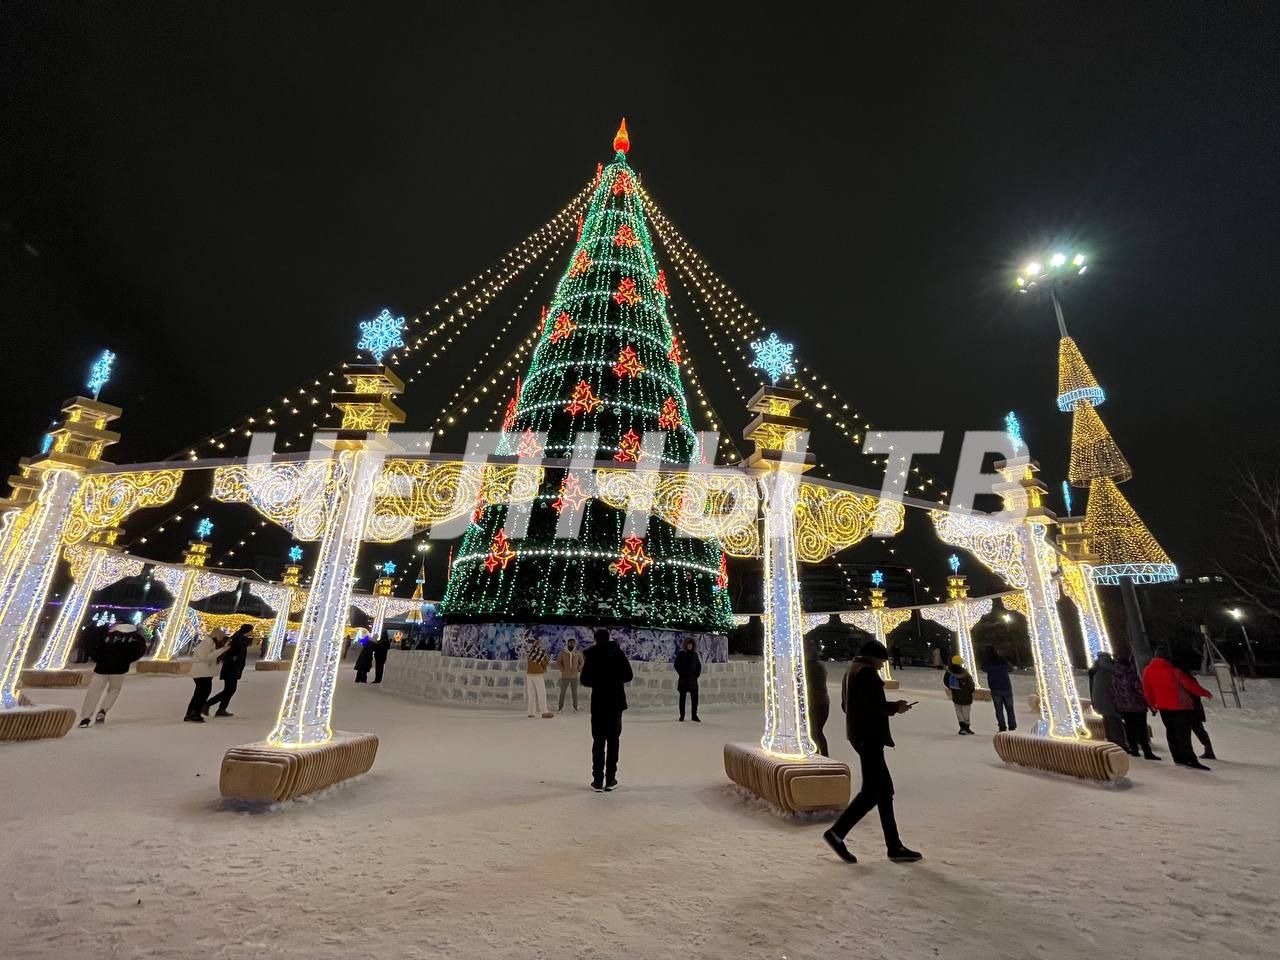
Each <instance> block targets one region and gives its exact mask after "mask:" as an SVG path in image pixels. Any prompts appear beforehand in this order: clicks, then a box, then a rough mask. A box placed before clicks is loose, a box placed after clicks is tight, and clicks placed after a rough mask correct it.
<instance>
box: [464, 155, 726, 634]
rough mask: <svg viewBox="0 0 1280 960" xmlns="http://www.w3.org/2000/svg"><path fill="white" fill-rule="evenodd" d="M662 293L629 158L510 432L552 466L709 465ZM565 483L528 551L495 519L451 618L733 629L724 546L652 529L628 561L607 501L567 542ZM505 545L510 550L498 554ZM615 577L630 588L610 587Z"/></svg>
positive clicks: (599, 214) (538, 354) (528, 376)
mask: <svg viewBox="0 0 1280 960" xmlns="http://www.w3.org/2000/svg"><path fill="white" fill-rule="evenodd" d="M627 146H628V148H629V141H628V142H627ZM624 228H625V229H624ZM658 281H659V276H658V267H657V264H656V263H655V261H654V256H653V249H652V245H651V241H650V237H649V231H648V227H647V225H646V221H645V216H644V204H643V200H642V199H641V197H640V195H639V192H638V190H637V181H636V178H635V175H634V173H633V172H632V171H631V169H630V167H629V166H628V165H627V161H626V157H625V154H624V153H623V152H619V153H618V154H617V156H616V157H615V158H614V161H613V162H612V163H610V164H608V165H607V166H604V167H602V168H601V171H600V176H599V179H598V184H597V187H596V190H595V192H594V194H593V196H592V198H591V201H590V204H589V206H588V209H587V212H586V215H585V217H584V219H583V226H582V231H581V236H580V238H579V241H578V243H577V245H576V247H575V249H574V251H573V253H572V254H571V256H570V258H569V264H568V268H567V270H566V271H565V274H564V276H563V277H562V278H561V281H560V283H559V284H558V286H557V288H556V290H555V294H554V296H553V297H552V299H551V302H550V303H549V304H548V308H547V315H548V318H554V319H549V321H548V323H547V324H546V325H545V327H544V329H543V330H542V331H541V333H540V334H539V335H538V342H537V344H536V346H535V347H534V348H533V353H532V357H531V359H530V362H529V366H528V368H527V370H526V371H525V374H524V377H523V380H522V387H521V390H520V394H519V397H518V399H517V404H516V408H515V411H514V415H513V416H512V417H511V418H510V421H509V424H506V425H505V426H507V427H508V429H507V431H506V432H507V433H514V434H517V435H524V434H525V433H526V432H530V433H531V434H532V435H535V436H538V437H545V438H546V440H545V441H543V443H544V445H545V446H544V450H543V453H544V455H545V456H547V457H571V456H576V457H582V456H588V457H591V458H593V459H597V460H607V459H612V460H616V461H618V462H624V463H630V462H636V461H640V460H641V459H643V460H644V462H645V463H648V462H649V461H650V459H651V458H652V459H653V461H654V465H655V466H658V465H660V464H667V465H680V464H688V463H691V462H697V461H698V460H699V459H700V458H701V452H700V451H699V449H698V445H697V440H696V436H695V434H694V432H693V430H692V428H691V427H690V426H689V424H690V416H689V410H688V406H687V402H686V400H685V394H684V386H683V383H682V380H681V370H680V365H679V364H678V363H677V362H676V361H675V360H673V359H671V357H670V354H671V353H672V351H673V345H674V333H673V331H672V329H671V325H670V322H669V321H668V318H667V314H666V304H665V296H664V294H663V293H662V292H661V291H660V290H659V284H658ZM677 355H678V354H677ZM667 401H671V403H668V402H667ZM660 420H661V423H660V422H659V421H660ZM659 431H661V432H662V434H663V436H664V437H665V442H664V444H663V445H662V448H661V449H660V450H657V449H655V450H654V451H652V453H651V452H650V451H648V450H645V449H644V447H643V437H644V435H645V434H647V433H656V432H659ZM588 434H591V435H596V436H598V438H599V439H598V441H597V442H596V443H595V445H594V447H593V448H592V449H589V450H588V449H580V447H581V446H582V444H581V441H580V440H579V437H580V436H584V435H588ZM562 473H563V472H562V471H548V476H547V478H546V481H545V484H546V486H545V488H544V491H543V494H542V495H541V496H540V497H539V498H538V499H536V500H535V501H534V504H533V506H532V514H531V519H530V523H529V527H528V530H527V533H526V534H525V536H523V537H521V538H518V539H513V538H511V537H508V536H507V535H506V534H505V533H504V532H503V531H502V529H501V528H502V527H503V525H504V523H505V521H506V513H507V507H506V506H505V505H503V504H486V505H484V506H483V508H482V509H481V510H480V513H479V516H478V519H477V522H475V523H474V524H473V525H472V526H471V527H470V528H469V529H468V531H467V533H466V534H465V536H464V540H463V543H462V545H461V547H460V549H459V552H458V555H457V557H455V559H454V562H453V565H452V569H451V573H450V578H449V584H448V587H447V589H446V591H445V596H444V601H443V611H444V612H445V614H446V616H447V617H450V618H452V619H454V620H457V619H468V620H486V619H492V620H502V621H512V620H515V621H522V620H557V621H562V622H563V621H569V622H572V621H574V620H582V619H587V620H601V619H604V620H613V621H615V622H632V621H636V620H643V621H644V622H645V623H646V624H647V625H652V626H667V627H692V628H696V629H711V630H723V629H725V628H727V626H728V624H729V608H728V598H727V596H726V595H725V594H724V592H723V591H722V590H717V589H716V585H717V580H718V577H719V575H720V563H719V561H720V550H719V547H718V545H717V544H716V543H715V542H714V541H710V542H709V541H703V540H699V539H696V538H692V537H679V536H677V535H676V532H675V530H674V529H673V528H671V527H670V526H669V525H668V524H667V523H666V522H665V521H664V520H662V519H661V518H652V519H651V520H650V522H649V528H648V533H647V536H646V537H644V538H643V544H642V545H641V547H640V549H641V550H642V551H643V552H642V554H635V553H628V551H633V549H634V548H633V547H632V546H628V545H627V543H625V542H624V538H623V526H624V521H625V519H626V516H625V514H624V513H623V512H622V511H619V510H615V509H613V508H611V507H607V506H605V505H604V504H603V503H600V502H599V501H598V500H594V499H588V500H587V501H585V502H584V503H583V504H582V505H581V527H580V533H579V537H578V540H577V541H576V542H566V541H563V540H557V538H556V537H555V529H556V524H557V520H558V518H559V516H560V513H561V512H562V511H563V509H564V507H565V506H566V504H567V503H569V502H570V501H571V500H572V499H574V498H576V496H578V495H579V494H581V493H582V491H580V490H574V489H570V488H566V487H565V486H564V483H565V477H564V476H563V475H562ZM499 533H503V535H504V537H505V538H506V539H504V540H503V541H497V537H498V534H499ZM495 545H496V546H497V548H498V549H495ZM508 552H510V554H511V556H507V553H508ZM597 557H598V558H599V560H601V561H604V562H597V559H596V558H597ZM501 558H505V563H504V562H502V559H501ZM624 561H625V562H624ZM613 564H619V565H620V566H621V568H622V569H623V570H624V571H625V574H624V575H617V571H614V572H613V573H611V572H610V566H611V565H613Z"/></svg>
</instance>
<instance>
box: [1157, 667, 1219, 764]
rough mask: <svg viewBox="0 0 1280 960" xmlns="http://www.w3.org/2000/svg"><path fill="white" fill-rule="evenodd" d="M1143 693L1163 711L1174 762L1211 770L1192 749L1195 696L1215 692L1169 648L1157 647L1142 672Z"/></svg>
mask: <svg viewBox="0 0 1280 960" xmlns="http://www.w3.org/2000/svg"><path fill="white" fill-rule="evenodd" d="M1142 693H1143V695H1144V696H1145V697H1146V698H1147V704H1148V705H1149V706H1150V707H1151V711H1152V712H1153V713H1154V712H1156V711H1159V713H1160V720H1161V721H1162V722H1163V723H1164V729H1165V735H1166V736H1167V737H1168V738H1169V753H1170V754H1171V755H1172V756H1173V762H1174V763H1176V764H1179V765H1181V766H1184V767H1194V768H1195V769H1197V770H1208V769H1209V767H1206V766H1205V765H1204V764H1203V763H1201V762H1200V761H1199V760H1198V759H1196V752H1195V750H1193V749H1192V748H1191V726H1192V724H1193V723H1194V722H1195V706H1196V701H1195V698H1196V697H1210V698H1212V697H1213V694H1212V693H1210V692H1209V691H1208V690H1206V689H1205V688H1204V687H1202V686H1200V684H1198V683H1196V681H1195V679H1194V678H1193V677H1192V676H1191V674H1189V673H1187V672H1186V671H1185V670H1179V669H1178V668H1177V667H1175V666H1174V665H1173V663H1172V662H1171V661H1170V660H1169V651H1168V648H1166V647H1157V648H1156V653H1155V656H1154V657H1152V658H1151V662H1150V663H1149V664H1147V669H1146V670H1144V671H1143V672H1142Z"/></svg>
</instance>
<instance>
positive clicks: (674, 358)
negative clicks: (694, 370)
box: [667, 337, 684, 363]
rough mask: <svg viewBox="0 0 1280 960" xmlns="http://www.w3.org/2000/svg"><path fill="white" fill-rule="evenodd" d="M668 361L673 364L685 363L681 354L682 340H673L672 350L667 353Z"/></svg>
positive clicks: (674, 338) (676, 338)
mask: <svg viewBox="0 0 1280 960" xmlns="http://www.w3.org/2000/svg"><path fill="white" fill-rule="evenodd" d="M667 359H668V360H670V361H671V362H672V363H684V357H683V356H682V355H681V353H680V338H679V337H672V338H671V349H670V350H668V351H667Z"/></svg>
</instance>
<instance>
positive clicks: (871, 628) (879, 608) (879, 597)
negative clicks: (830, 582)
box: [840, 570, 911, 690]
mask: <svg viewBox="0 0 1280 960" xmlns="http://www.w3.org/2000/svg"><path fill="white" fill-rule="evenodd" d="M871 583H872V584H873V586H872V587H871V609H870V610H855V611H853V612H852V613H842V614H840V620H841V621H842V622H843V623H847V624H849V626H852V627H857V628H858V629H859V630H861V631H862V632H863V633H869V634H871V635H872V636H873V637H875V638H876V640H878V641H879V642H880V643H882V644H884V646H885V648H886V649H888V647H889V634H891V633H892V632H893V631H894V630H896V629H897V628H898V627H900V626H902V624H904V623H906V622H907V621H908V620H910V619H911V611H910V610H891V609H889V608H888V607H887V606H886V603H887V601H886V600H885V595H884V587H883V586H881V584H882V583H884V574H883V573H881V572H880V571H879V570H876V571H874V572H873V573H872V574H871ZM880 679H882V680H883V681H884V686H885V689H886V690H897V689H898V686H899V683H898V681H897V680H895V679H894V676H893V667H892V662H891V661H890V660H886V661H885V662H884V666H883V667H881V668H880Z"/></svg>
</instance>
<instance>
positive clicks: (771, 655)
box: [742, 386, 817, 759]
mask: <svg viewBox="0 0 1280 960" xmlns="http://www.w3.org/2000/svg"><path fill="white" fill-rule="evenodd" d="M803 398H804V394H803V393H801V392H800V391H799V390H795V389H792V388H789V387H777V386H765V387H761V388H760V390H758V391H757V392H756V394H755V396H754V397H752V398H751V401H750V403H749V404H748V409H749V410H752V411H754V412H755V413H756V414H757V416H756V418H755V419H754V420H752V421H751V423H750V424H749V425H748V426H747V429H746V430H745V431H743V434H742V435H743V437H744V438H745V439H747V440H752V441H754V442H755V444H756V449H755V451H754V452H753V453H752V454H751V455H750V456H749V457H748V458H747V462H746V466H747V468H748V469H749V470H752V471H753V472H754V473H755V474H756V476H757V483H758V484H759V489H760V497H761V504H762V507H763V513H764V537H763V541H764V542H763V545H762V546H763V575H764V683H765V690H764V695H765V729H764V736H763V737H762V738H761V740H760V746H761V747H763V748H764V750H766V751H767V752H768V753H771V754H774V755H777V756H782V757H789V758H798V759H806V758H811V757H814V756H816V755H817V747H816V746H815V745H814V742H813V737H812V736H811V735H810V733H809V713H808V709H807V707H806V703H805V697H806V685H805V673H804V617H803V614H802V613H801V610H800V589H799V583H800V581H799V576H798V574H797V570H796V544H795V513H796V506H797V504H798V502H799V487H800V476H801V475H802V474H803V473H805V472H806V471H808V470H810V469H812V468H813V466H814V464H815V462H816V458H815V457H814V455H813V454H812V453H806V452H803V442H804V440H805V439H807V437H808V433H809V422H808V420H806V419H804V418H802V417H796V416H793V415H792V413H793V411H794V409H795V408H796V407H797V406H798V405H799V404H800V402H801V400H803Z"/></svg>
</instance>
